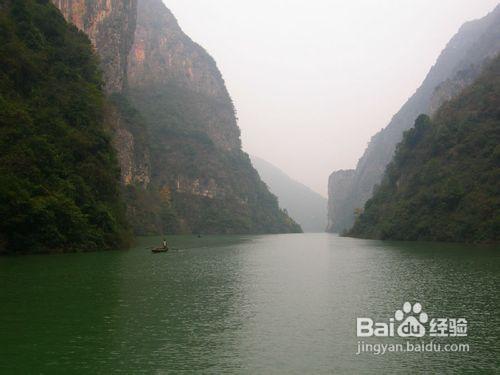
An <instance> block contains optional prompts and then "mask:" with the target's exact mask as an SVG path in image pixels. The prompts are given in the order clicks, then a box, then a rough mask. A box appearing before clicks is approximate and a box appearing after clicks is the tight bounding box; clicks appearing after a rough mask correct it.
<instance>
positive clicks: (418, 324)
mask: <svg viewBox="0 0 500 375" xmlns="http://www.w3.org/2000/svg"><path fill="white" fill-rule="evenodd" d="M394 317H395V319H396V320H397V321H398V322H401V324H400V325H399V327H398V331H397V332H398V335H399V336H401V337H423V336H424V335H425V327H424V324H425V323H427V321H428V320H429V317H428V315H427V314H426V313H425V312H423V311H422V305H421V304H420V303H418V302H417V303H415V304H414V305H413V306H412V305H411V303H410V302H405V303H404V305H403V310H398V311H396V313H395V314H394Z"/></svg>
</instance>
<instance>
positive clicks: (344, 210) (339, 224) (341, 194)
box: [326, 169, 355, 232]
mask: <svg viewBox="0 0 500 375" xmlns="http://www.w3.org/2000/svg"><path fill="white" fill-rule="evenodd" d="M354 174H355V171H354V170H353V169H348V170H340V171H336V172H333V173H332V174H331V175H330V178H329V179H328V197H329V199H328V224H327V227H326V231H327V232H335V231H336V229H337V228H344V227H346V226H349V225H350V223H349V222H348V220H350V218H351V215H352V209H351V206H350V205H349V204H347V202H348V196H347V195H348V193H349V192H350V191H351V188H352V182H353V178H354ZM334 213H335V214H334Z"/></svg>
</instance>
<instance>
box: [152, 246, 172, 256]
mask: <svg viewBox="0 0 500 375" xmlns="http://www.w3.org/2000/svg"><path fill="white" fill-rule="evenodd" d="M167 251H168V247H163V246H162V247H155V248H154V249H151V252H152V253H155V254H156V253H166V252H167Z"/></svg>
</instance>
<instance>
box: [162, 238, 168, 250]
mask: <svg viewBox="0 0 500 375" xmlns="http://www.w3.org/2000/svg"><path fill="white" fill-rule="evenodd" d="M167 247H168V244H167V240H166V239H165V238H164V239H163V248H164V249H166V248H167Z"/></svg>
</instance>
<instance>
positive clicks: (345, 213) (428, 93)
mask: <svg viewBox="0 0 500 375" xmlns="http://www.w3.org/2000/svg"><path fill="white" fill-rule="evenodd" d="M499 51H500V5H499V6H497V7H496V9H495V10H494V11H493V12H491V13H490V14H488V15H487V16H486V17H484V18H482V19H480V20H476V21H472V22H468V23H466V24H464V25H463V26H462V27H461V28H460V30H459V31H458V33H457V34H456V35H455V36H454V37H453V38H452V39H451V40H450V42H449V43H448V45H447V46H446V48H445V49H444V50H443V52H442V53H441V55H440V56H439V58H438V60H437V62H436V64H435V65H434V66H433V67H432V69H431V70H430V72H429V74H428V75H427V77H426V78H425V80H424V82H423V83H422V85H421V86H420V88H419V89H418V90H417V91H416V92H415V94H414V95H413V96H412V97H411V98H410V99H409V100H408V101H407V102H406V103H405V104H404V106H403V107H402V108H401V110H400V111H399V112H398V113H397V114H396V115H395V116H394V117H393V118H392V120H391V122H390V123H389V124H388V126H387V127H386V128H385V129H383V130H381V131H380V132H379V133H377V134H376V135H375V136H373V137H372V139H371V141H370V143H369V145H368V148H367V149H366V151H365V153H364V155H363V156H362V157H361V159H360V160H359V162H358V164H357V166H356V169H355V170H353V171H351V172H349V173H347V174H346V173H345V172H344V171H341V172H340V175H339V176H337V175H336V172H334V173H333V174H332V176H331V178H330V191H329V201H330V203H329V208H330V209H329V213H328V217H329V225H328V231H330V232H337V233H341V232H343V231H344V230H346V229H349V228H350V227H351V226H352V224H353V222H354V218H355V212H356V211H359V210H361V208H362V207H363V206H364V204H365V202H366V201H367V200H368V199H369V198H370V197H371V195H372V193H373V188H374V186H375V185H377V184H379V183H380V181H381V178H382V175H383V173H384V171H385V168H386V166H387V164H388V163H389V162H390V160H391V159H392V157H393V155H394V150H395V147H396V144H398V143H399V142H400V141H401V139H402V135H403V132H404V131H405V130H408V129H410V128H411V127H412V126H413V124H414V122H415V119H416V118H417V116H418V115H419V114H422V113H425V114H428V115H432V114H433V113H434V111H435V110H436V109H437V108H438V107H439V106H440V105H441V104H442V103H443V102H444V101H446V100H449V99H450V98H452V97H454V96H455V95H457V94H458V93H459V92H460V91H461V90H462V89H463V88H465V87H467V86H468V85H470V84H471V83H472V82H473V80H474V79H475V78H477V76H478V74H479V72H480V71H481V68H482V67H483V66H484V65H485V64H486V63H487V62H488V61H490V60H491V59H492V58H493V57H494V56H496V54H497V53H498V52H499ZM337 180H338V181H341V183H339V184H336V183H335V181H337Z"/></svg>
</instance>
